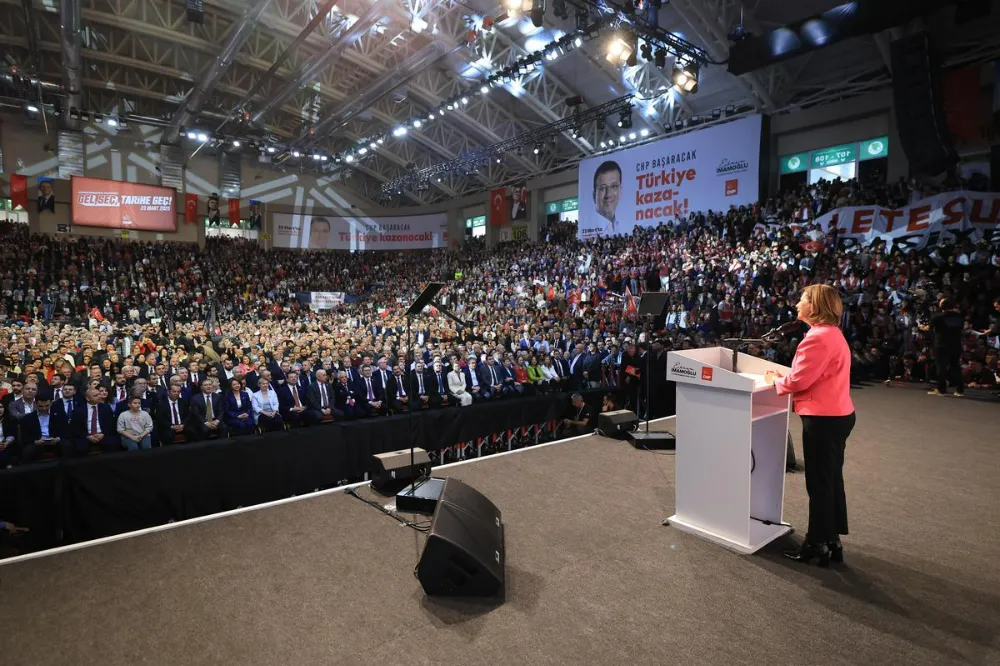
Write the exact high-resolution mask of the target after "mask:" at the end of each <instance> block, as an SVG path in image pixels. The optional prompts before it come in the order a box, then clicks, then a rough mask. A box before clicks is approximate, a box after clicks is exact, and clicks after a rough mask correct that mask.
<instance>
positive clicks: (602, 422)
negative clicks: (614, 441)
mask: <svg viewBox="0 0 1000 666" xmlns="http://www.w3.org/2000/svg"><path fill="white" fill-rule="evenodd" d="M638 427H639V417H638V416H636V415H635V412H633V411H630V410H628V409H618V410H615V411H613V412H603V413H601V414H598V415H597V430H598V432H600V434H602V435H604V436H605V437H615V436H616V435H618V436H622V434H623V433H627V432H632V431H633V430H635V429H636V428H638Z"/></svg>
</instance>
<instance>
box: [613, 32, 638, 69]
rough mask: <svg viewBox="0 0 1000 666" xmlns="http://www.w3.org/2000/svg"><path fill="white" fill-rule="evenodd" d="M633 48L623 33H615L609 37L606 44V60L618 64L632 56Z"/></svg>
mask: <svg viewBox="0 0 1000 666" xmlns="http://www.w3.org/2000/svg"><path fill="white" fill-rule="evenodd" d="M633 51H634V48H633V47H632V43H631V41H630V40H628V39H627V37H626V35H624V34H616V35H613V36H612V37H611V43H610V44H608V54H607V60H608V62H610V63H611V64H612V65H620V64H622V63H624V62H626V61H627V60H628V59H629V58H631V57H632V52H633Z"/></svg>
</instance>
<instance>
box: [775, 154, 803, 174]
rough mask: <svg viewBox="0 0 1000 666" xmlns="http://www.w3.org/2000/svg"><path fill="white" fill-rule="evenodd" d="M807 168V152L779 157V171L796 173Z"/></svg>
mask: <svg viewBox="0 0 1000 666" xmlns="http://www.w3.org/2000/svg"><path fill="white" fill-rule="evenodd" d="M808 170H809V153H796V154H795V155H785V156H784V157H782V158H781V166H780V167H779V172H780V173H798V172H800V171H808Z"/></svg>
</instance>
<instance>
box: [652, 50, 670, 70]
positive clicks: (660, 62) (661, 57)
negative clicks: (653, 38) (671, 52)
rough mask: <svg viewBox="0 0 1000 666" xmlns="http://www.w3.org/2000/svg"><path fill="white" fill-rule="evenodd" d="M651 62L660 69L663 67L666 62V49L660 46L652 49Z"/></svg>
mask: <svg viewBox="0 0 1000 666" xmlns="http://www.w3.org/2000/svg"><path fill="white" fill-rule="evenodd" d="M653 63H654V64H655V65H656V66H657V67H659V68H661V69H662V68H663V67H665V66H666V64H667V50H666V49H663V48H660V49H656V50H655V51H653Z"/></svg>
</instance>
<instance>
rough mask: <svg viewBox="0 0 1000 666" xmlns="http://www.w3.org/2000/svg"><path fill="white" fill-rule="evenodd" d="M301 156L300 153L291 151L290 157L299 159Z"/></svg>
mask: <svg viewBox="0 0 1000 666" xmlns="http://www.w3.org/2000/svg"><path fill="white" fill-rule="evenodd" d="M301 156H302V153H300V152H299V151H297V150H293V151H292V157H301Z"/></svg>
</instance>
